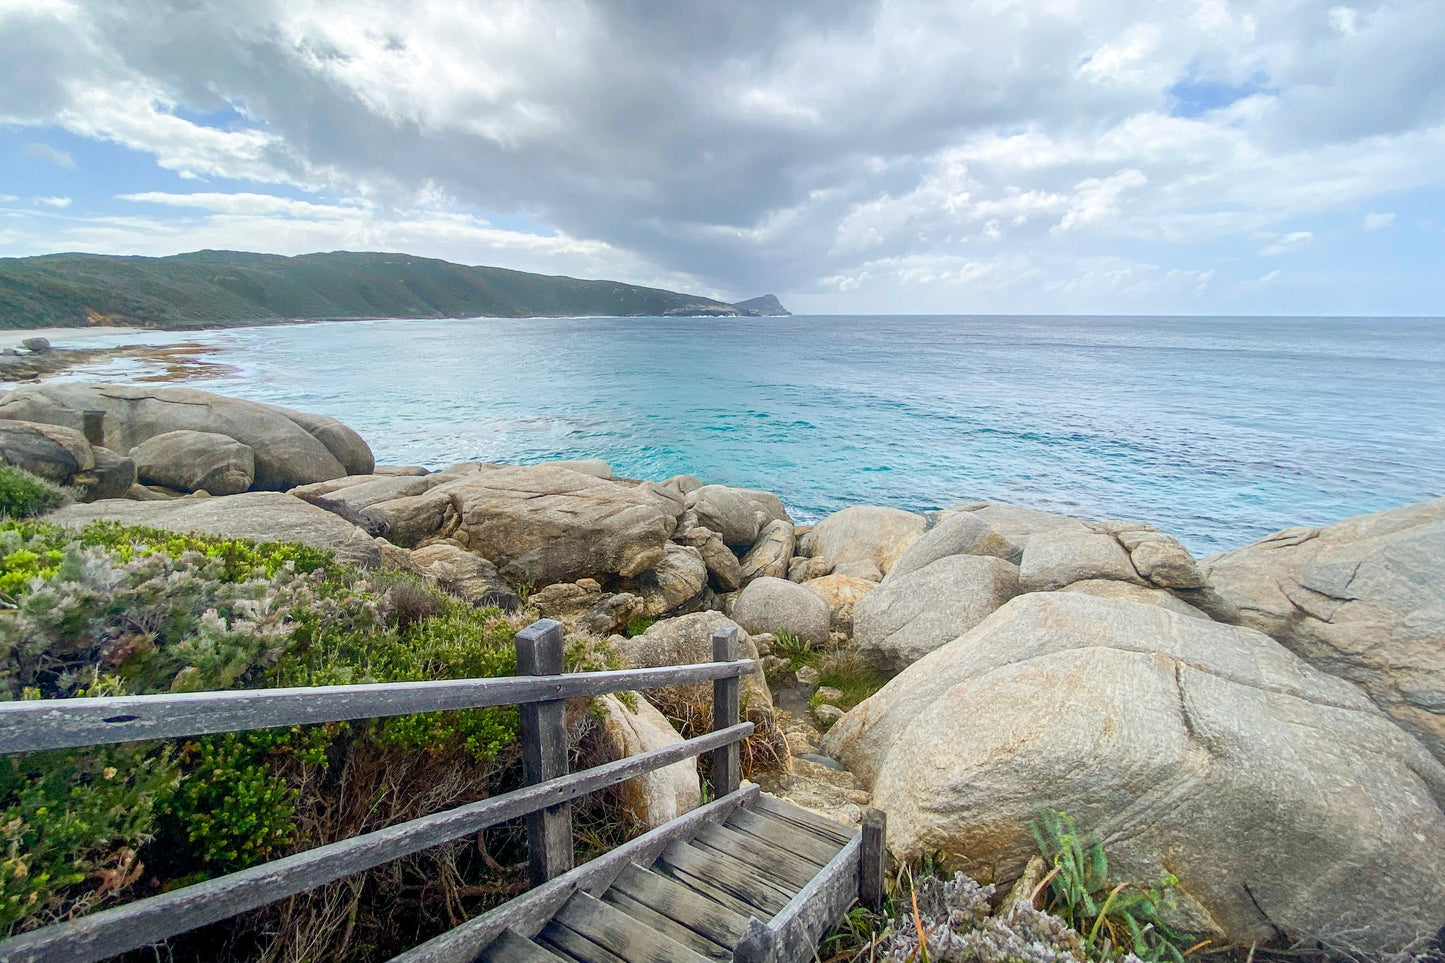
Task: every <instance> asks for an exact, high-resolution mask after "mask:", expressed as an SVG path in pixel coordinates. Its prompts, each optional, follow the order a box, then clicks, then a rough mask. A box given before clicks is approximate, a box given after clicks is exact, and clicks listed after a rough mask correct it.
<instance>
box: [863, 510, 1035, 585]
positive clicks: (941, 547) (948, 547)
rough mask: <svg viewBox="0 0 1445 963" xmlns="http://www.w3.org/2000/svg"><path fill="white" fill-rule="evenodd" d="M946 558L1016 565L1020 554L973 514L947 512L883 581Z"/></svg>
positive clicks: (904, 555) (912, 546)
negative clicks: (970, 557) (987, 557)
mask: <svg viewBox="0 0 1445 963" xmlns="http://www.w3.org/2000/svg"><path fill="white" fill-rule="evenodd" d="M949 555H992V556H994V557H995V558H1001V559H1005V560H1007V561H1010V562H1014V563H1015V564H1017V563H1018V560H1019V559H1020V558H1021V557H1022V555H1023V552H1022V551H1021V550H1020V549H1019V547H1018V546H1017V545H1015V544H1014V543H1013V542H1010V541H1009V540H1008V539H1006V538H1004V537H1003V536H1002V535H1000V534H998V533H997V532H995V531H994V530H993V528H991V527H990V526H989V524H988V522H986V521H984V520H983V519H982V518H979V517H978V516H977V515H975V514H973V513H972V512H949V513H947V514H945V515H944V516H943V518H941V519H940V520H939V522H938V524H937V525H935V526H933V528H931V529H929V530H928V531H927V532H924V534H923V537H922V538H920V539H919V540H918V541H916V542H914V543H913V544H912V545H911V546H909V548H908V551H906V552H904V553H903V554H902V555H901V556H900V557H899V559H898V561H897V562H895V563H893V567H892V568H891V569H889V571H888V574H887V575H886V576H885V577H884V579H883V581H885V582H886V581H888V580H889V579H892V578H898V577H899V576H901V575H907V574H908V573H910V572H916V571H918V570H919V569H921V568H923V566H925V565H928V564H929V563H931V562H936V561H938V560H939V559H940V558H946V557H947V556H949Z"/></svg>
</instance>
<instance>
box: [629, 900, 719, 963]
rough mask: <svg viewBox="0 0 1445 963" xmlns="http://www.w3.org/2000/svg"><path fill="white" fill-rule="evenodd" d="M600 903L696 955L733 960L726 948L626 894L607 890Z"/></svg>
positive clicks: (712, 958)
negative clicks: (672, 940)
mask: <svg viewBox="0 0 1445 963" xmlns="http://www.w3.org/2000/svg"><path fill="white" fill-rule="evenodd" d="M602 902H604V903H606V904H608V905H609V906H612V907H615V908H616V909H619V910H621V911H622V912H624V913H626V914H627V915H628V916H630V917H632V918H633V919H635V920H637V921H638V922H639V923H641V924H642V925H643V926H646V927H649V928H650V929H653V930H656V931H657V932H659V933H661V934H662V935H663V936H666V937H669V938H671V939H674V940H677V942H679V943H681V944H682V945H683V946H685V947H687V948H688V949H690V950H692V951H693V952H694V953H697V954H698V955H699V956H705V957H707V958H708V959H710V960H727V961H731V960H732V958H733V951H732V950H731V949H729V948H728V947H725V946H723V945H722V944H721V943H714V942H713V941H712V940H710V939H708V938H707V937H706V936H703V935H702V934H701V933H699V932H697V931H696V930H693V929H691V928H689V927H687V926H684V925H683V924H681V923H679V922H678V921H677V920H675V919H673V918H672V917H670V916H665V915H663V914H662V913H659V912H658V911H657V910H655V909H653V908H652V907H650V906H648V905H646V904H645V903H639V902H638V901H637V900H635V899H633V898H632V897H630V896H628V895H627V894H626V893H619V892H618V891H617V890H616V889H609V890H608V891H607V892H606V893H604V894H603V895H602Z"/></svg>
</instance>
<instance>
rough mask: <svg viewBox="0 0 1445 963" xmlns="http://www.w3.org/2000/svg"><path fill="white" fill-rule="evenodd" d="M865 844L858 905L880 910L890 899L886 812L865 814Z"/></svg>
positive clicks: (859, 880)
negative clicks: (886, 899) (887, 899)
mask: <svg viewBox="0 0 1445 963" xmlns="http://www.w3.org/2000/svg"><path fill="white" fill-rule="evenodd" d="M862 843H863V845H862V847H861V849H860V851H859V856H860V860H861V863H862V866H861V867H860V873H859V876H858V901H859V902H861V903H862V904H863V905H864V906H866V907H868V908H869V909H871V910H879V909H882V908H883V900H884V898H885V897H887V895H888V814H887V813H885V812H883V810H881V809H869V810H868V811H867V812H865V813H864V814H863V839H862Z"/></svg>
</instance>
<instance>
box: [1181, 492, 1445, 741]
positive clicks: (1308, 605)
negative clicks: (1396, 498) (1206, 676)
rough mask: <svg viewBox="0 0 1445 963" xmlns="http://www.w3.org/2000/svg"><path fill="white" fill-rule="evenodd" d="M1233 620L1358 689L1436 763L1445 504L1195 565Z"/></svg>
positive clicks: (1441, 710)
mask: <svg viewBox="0 0 1445 963" xmlns="http://www.w3.org/2000/svg"><path fill="white" fill-rule="evenodd" d="M1202 568H1203V570H1204V573H1205V577H1206V578H1207V579H1208V581H1209V583H1210V585H1211V586H1212V588H1213V589H1214V591H1215V592H1216V593H1218V594H1219V595H1220V596H1222V597H1223V598H1224V599H1225V600H1226V601H1228V602H1229V603H1230V604H1232V605H1233V606H1234V607H1235V608H1237V609H1238V610H1239V615H1238V621H1239V622H1240V623H1241V624H1243V625H1248V626H1251V627H1253V628H1256V629H1259V630H1260V631H1262V632H1266V633H1268V634H1269V635H1271V636H1273V637H1274V638H1276V639H1278V640H1279V641H1280V642H1282V643H1283V644H1284V645H1285V646H1286V647H1288V648H1289V649H1290V650H1291V651H1293V652H1295V653H1296V654H1298V655H1299V656H1301V657H1302V658H1304V659H1306V660H1307V661H1309V662H1310V663H1311V664H1313V665H1315V666H1317V667H1319V668H1320V669H1323V670H1324V671H1326V672H1328V673H1330V674H1331V675H1337V676H1340V677H1341V678H1344V679H1348V680H1350V681H1351V682H1354V683H1355V684H1357V685H1359V686H1360V687H1361V688H1363V689H1364V690H1365V691H1366V692H1367V693H1369V695H1370V698H1371V699H1373V700H1374V701H1375V703H1376V704H1377V705H1378V706H1380V708H1382V709H1384V710H1385V711H1386V712H1387V713H1389V714H1390V715H1391V716H1392V717H1393V718H1394V719H1395V721H1397V722H1398V723H1400V725H1401V726H1403V727H1404V728H1405V729H1406V730H1407V731H1409V732H1411V733H1413V734H1414V735H1415V736H1417V737H1418V738H1419V739H1420V740H1421V741H1422V742H1423V743H1424V744H1425V745H1426V747H1427V748H1429V749H1430V751H1431V752H1433V753H1434V754H1435V757H1436V758H1437V759H1440V760H1442V761H1445V498H1437V499H1434V500H1432V501H1428V502H1421V503H1419V504H1416V505H1407V506H1405V507H1404V508H1396V509H1393V510H1391V511H1387V512H1378V513H1376V514H1373V515H1361V516H1359V517H1357V518H1350V519H1346V520H1345V521H1343V522H1338V523H1336V524H1334V525H1330V526H1328V527H1326V528H1321V529H1312V528H1292V529H1286V530H1285V531H1282V532H1277V533H1276V534H1274V535H1271V536H1269V537H1268V538H1265V539H1262V540H1261V541H1258V542H1256V543H1254V544H1253V545H1249V546H1246V547H1244V548H1241V549H1238V550H1236V551H1233V552H1228V553H1226V554H1223V555H1215V556H1213V557H1211V558H1208V559H1205V560H1204V562H1203V563H1202Z"/></svg>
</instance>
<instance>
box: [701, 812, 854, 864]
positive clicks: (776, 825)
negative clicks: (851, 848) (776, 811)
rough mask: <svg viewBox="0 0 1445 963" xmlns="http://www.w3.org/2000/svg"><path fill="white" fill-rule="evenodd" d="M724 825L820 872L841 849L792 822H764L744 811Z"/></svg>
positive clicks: (726, 820)
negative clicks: (783, 852)
mask: <svg viewBox="0 0 1445 963" xmlns="http://www.w3.org/2000/svg"><path fill="white" fill-rule="evenodd" d="M723 825H724V826H726V827H728V828H729V829H733V830H736V831H737V832H740V833H746V834H747V835H749V836H755V837H757V838H758V839H761V840H762V841H763V842H765V843H770V844H771V845H773V846H776V847H778V848H779V849H782V850H786V851H787V852H790V853H792V854H793V855H794V856H801V857H802V858H804V859H806V860H808V862H810V863H813V864H814V865H815V866H817V867H818V868H819V869H821V868H822V867H824V866H826V865H828V861H829V860H830V859H832V858H833V857H834V856H836V855H838V850H840V849H842V848H843V847H841V846H835V845H834V844H833V843H831V842H829V841H828V840H825V839H820V838H818V837H817V836H813V835H810V834H808V833H805V832H804V831H803V830H801V829H798V828H796V827H795V826H793V825H792V824H791V823H785V822H782V821H780V820H777V819H765V818H764V817H762V816H759V815H758V814H757V813H755V812H750V811H748V810H746V809H739V810H737V811H736V812H734V813H733V814H732V815H731V816H729V817H728V818H727V819H725V820H724V821H723Z"/></svg>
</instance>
